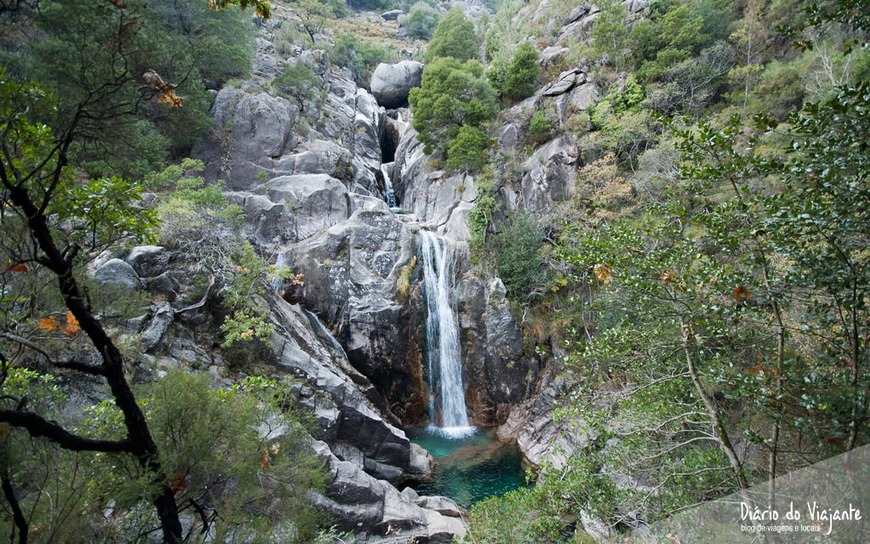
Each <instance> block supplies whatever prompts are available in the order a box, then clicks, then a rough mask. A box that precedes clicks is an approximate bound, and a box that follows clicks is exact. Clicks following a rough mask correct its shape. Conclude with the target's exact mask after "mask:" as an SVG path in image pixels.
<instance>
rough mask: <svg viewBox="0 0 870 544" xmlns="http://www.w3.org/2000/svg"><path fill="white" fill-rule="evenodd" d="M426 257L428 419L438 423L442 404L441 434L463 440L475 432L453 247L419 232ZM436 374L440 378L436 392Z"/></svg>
mask: <svg viewBox="0 0 870 544" xmlns="http://www.w3.org/2000/svg"><path fill="white" fill-rule="evenodd" d="M420 240H421V244H420V246H421V253H422V254H423V287H424V289H425V291H426V303H427V306H428V309H429V315H428V317H427V318H426V339H427V343H428V349H427V354H426V358H427V362H428V365H429V368H428V369H429V390H430V401H429V419H430V421H432V423H435V422H436V418H437V415H438V411H437V410H436V402H440V408H441V410H440V414H441V422H440V423H441V424H440V425H439V427H440V430H441V432H443V433H444V434H446V435H448V436H450V437H453V438H461V437H463V436H467V435H469V434H471V433H473V432H474V431H475V429H474V427H470V426H469V425H468V413H467V411H466V409H465V387H464V386H463V384H462V357H461V352H460V347H459V324H458V321H457V319H456V313H455V312H454V311H453V306H452V304H451V301H450V295H451V290H452V288H453V258H452V254H451V251H450V248H449V247H448V246H447V243H446V242H445V241H444V240H441V239H440V238H438V237H437V236H435V235H434V234H432V233H431V232H428V231H424V230H421V231H420ZM436 373H437V375H438V377H439V380H438V382H439V383H438V389H437V391H436V380H435V376H436Z"/></svg>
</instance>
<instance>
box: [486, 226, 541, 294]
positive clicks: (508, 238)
mask: <svg viewBox="0 0 870 544" xmlns="http://www.w3.org/2000/svg"><path fill="white" fill-rule="evenodd" d="M543 239H544V236H543V233H542V231H541V227H540V225H538V221H537V220H536V219H535V218H534V216H532V215H531V214H529V213H527V212H519V211H515V212H513V213H512V214H511V215H510V216H509V217H508V220H507V221H506V222H505V223H504V224H502V225H500V227H499V230H498V232H496V233H495V234H494V235H493V236H492V237H491V238H490V248H489V249H490V251H491V254H492V255H494V257H495V269H496V272H497V273H498V276H499V277H500V278H501V280H502V281H503V282H504V285H505V287H506V288H507V292H508V295H510V296H512V297H514V298H526V297H528V296H529V295H530V294H531V293H533V292H534V291H535V289H536V288H538V287H540V286H541V285H542V284H543V282H544V280H545V278H546V273H545V269H544V258H543V255H542V253H541V251H542V246H543V243H542V241H543Z"/></svg>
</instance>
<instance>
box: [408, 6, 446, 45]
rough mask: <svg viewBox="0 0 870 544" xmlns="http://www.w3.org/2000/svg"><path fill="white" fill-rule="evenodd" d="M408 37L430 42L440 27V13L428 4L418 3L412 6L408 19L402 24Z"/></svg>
mask: <svg viewBox="0 0 870 544" xmlns="http://www.w3.org/2000/svg"><path fill="white" fill-rule="evenodd" d="M402 25H403V27H404V28H405V29H406V30H407V32H408V36H411V37H413V38H420V39H422V40H428V39H430V38H432V33H433V32H435V27H436V26H437V25H438V12H437V11H435V8H433V7H432V6H430V5H429V4H427V3H426V2H417V3H416V4H414V5H413V6H411V11H410V12H408V18H407V19H406V20H405V21H404V22H403V23H402Z"/></svg>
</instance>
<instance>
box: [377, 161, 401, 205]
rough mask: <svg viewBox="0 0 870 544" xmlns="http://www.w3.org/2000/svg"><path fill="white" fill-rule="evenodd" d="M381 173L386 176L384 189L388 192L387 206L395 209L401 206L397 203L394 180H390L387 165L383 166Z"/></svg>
mask: <svg viewBox="0 0 870 544" xmlns="http://www.w3.org/2000/svg"><path fill="white" fill-rule="evenodd" d="M381 173H382V174H383V175H384V187H385V188H386V191H387V206H389V207H391V208H395V207H396V206H398V205H399V204H398V203H397V202H396V191H395V190H394V189H393V180H392V179H390V172H389V167H388V166H387V165H386V164H381Z"/></svg>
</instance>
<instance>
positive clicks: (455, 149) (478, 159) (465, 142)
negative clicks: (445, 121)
mask: <svg viewBox="0 0 870 544" xmlns="http://www.w3.org/2000/svg"><path fill="white" fill-rule="evenodd" d="M489 144H490V139H489V136H487V135H486V133H485V132H483V131H482V130H480V129H479V128H477V127H473V126H468V125H463V126H462V127H460V128H459V132H458V133H457V134H456V137H455V138H454V139H453V140H452V141H451V142H450V146H449V147H448V148H447V166H448V167H449V168H453V169H454V170H465V171H466V172H477V171H479V170H481V169H482V168H483V167H484V166H485V165H486V163H487V161H488V160H489V157H488V156H487V150H488V149H489Z"/></svg>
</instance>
